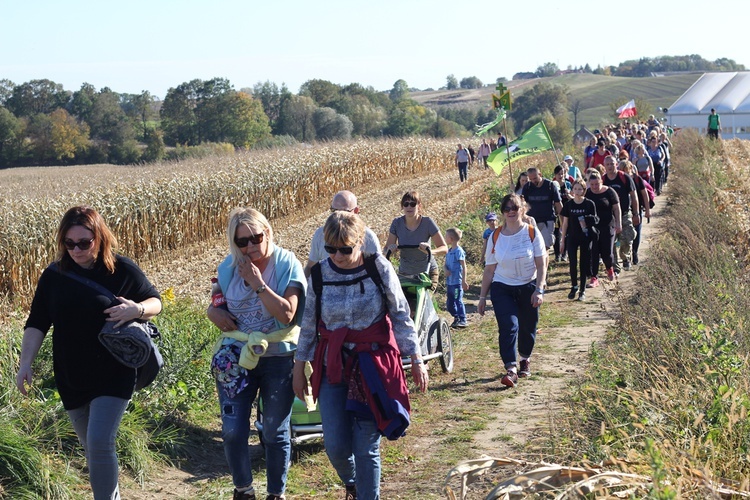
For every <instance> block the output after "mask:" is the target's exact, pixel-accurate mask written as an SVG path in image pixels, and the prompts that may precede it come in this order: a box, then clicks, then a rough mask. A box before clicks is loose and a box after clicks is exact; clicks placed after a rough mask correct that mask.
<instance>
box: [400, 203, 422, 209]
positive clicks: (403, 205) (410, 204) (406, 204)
mask: <svg viewBox="0 0 750 500" xmlns="http://www.w3.org/2000/svg"><path fill="white" fill-rule="evenodd" d="M417 205H418V203H417V202H416V201H405V202H403V203H402V204H401V206H402V207H404V208H406V207H412V208H414V207H416V206H417Z"/></svg>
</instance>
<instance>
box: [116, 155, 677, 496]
mask: <svg viewBox="0 0 750 500" xmlns="http://www.w3.org/2000/svg"><path fill="white" fill-rule="evenodd" d="M503 180H504V179H503ZM493 182H494V183H497V182H498V180H497V177H496V176H495V175H494V174H492V173H491V172H485V171H477V170H476V169H473V170H471V171H470V180H469V182H467V183H465V184H460V183H459V182H458V180H457V175H456V172H454V171H453V169H451V170H450V171H447V172H444V173H439V174H430V175H428V176H423V177H421V178H415V179H408V180H399V179H395V180H394V181H393V182H392V183H382V184H377V185H370V186H367V187H365V188H363V189H360V190H359V191H358V192H357V193H356V194H357V195H358V197H359V205H360V207H361V209H362V216H363V218H364V220H365V222H366V223H367V224H368V225H369V226H370V227H371V228H372V229H373V230H375V231H376V233H377V234H378V236H379V237H381V239H382V240H384V238H385V235H386V234H387V230H388V227H389V225H390V222H391V220H392V219H393V218H394V217H396V216H398V215H399V213H400V211H399V207H398V201H399V200H400V197H401V195H402V194H403V193H404V192H405V191H407V190H410V189H418V190H419V191H420V193H422V195H423V198H424V202H425V205H426V207H427V209H426V212H427V214H428V215H430V216H432V217H434V218H435V219H437V220H438V221H439V222H440V221H451V222H452V221H456V220H458V219H459V218H460V217H461V216H462V215H463V214H466V213H468V212H470V211H473V210H475V209H476V208H477V207H479V206H486V204H487V199H486V188H487V186H489V185H490V184H492V183H493ZM665 203H666V199H665V196H662V197H660V198H659V200H658V204H657V208H658V209H660V208H662V207H663V205H664V204H665ZM658 212H659V210H655V211H654V213H655V214H658ZM328 213H329V212H328V201H327V200H324V201H323V202H321V204H320V205H319V206H317V207H308V208H307V209H305V210H302V211H301V213H300V214H298V215H296V216H295V217H287V218H285V219H281V220H275V221H272V225H273V227H274V231H275V234H276V237H277V240H278V242H279V244H280V245H281V246H283V247H285V248H289V249H292V250H293V251H295V253H296V254H297V256H298V257H299V258H300V260H301V261H302V262H303V263H304V262H306V256H307V251H308V247H307V245H308V241H309V237H310V235H312V233H313V231H314V230H315V228H317V227H318V226H319V225H320V224H322V223H323V221H324V220H325V217H326V216H327V214H328ZM445 223H446V222H442V223H440V225H441V226H443V225H444V224H445ZM659 227H660V219H659V218H658V215H657V216H656V217H655V218H653V219H652V222H651V224H644V234H645V235H644V242H643V243H642V244H641V251H640V257H641V264H640V265H641V266H644V265H648V260H649V259H648V250H649V240H650V238H651V237H652V235H654V234H656V232H657V231H658V229H659ZM443 229H445V227H443ZM224 252H225V244H224V243H223V242H221V241H216V242H214V244H213V245H209V246H208V247H206V246H205V245H203V246H194V247H191V248H187V249H185V250H184V251H181V252H177V253H175V254H174V255H173V256H170V258H169V259H162V260H160V261H156V262H151V263H144V267H145V268H146V272H147V274H148V275H149V277H150V278H151V279H152V280H153V281H154V283H155V284H156V286H157V287H158V288H159V289H161V290H164V289H166V288H169V287H172V288H173V289H174V291H175V293H176V294H177V295H178V296H188V297H192V298H195V299H196V300H201V301H205V300H206V297H207V295H208V289H209V280H210V277H211V276H212V275H213V273H214V272H215V269H216V265H217V264H218V263H219V261H220V260H221V259H222V258H223V256H224ZM637 268H638V266H634V269H635V270H634V271H627V272H623V275H622V276H621V277H620V279H619V282H618V284H617V285H615V284H610V283H604V284H603V285H602V286H601V287H599V288H597V289H593V290H589V291H587V298H588V300H587V301H586V302H584V303H579V302H577V301H568V300H567V298H566V296H567V292H568V290H569V278H568V272H567V264H562V263H560V264H553V265H552V267H551V275H550V279H549V284H550V292H549V293H548V294H547V295H546V303H545V305H544V308H545V309H544V313H543V315H549V316H550V317H548V318H547V319H546V320H543V321H544V325H547V326H543V328H542V330H541V331H540V334H539V335H538V338H537V347H536V348H535V353H534V356H533V358H532V361H533V364H532V371H533V376H532V377H531V378H530V379H526V380H522V381H521V383H520V384H519V385H518V387H517V388H515V389H513V390H504V388H503V386H502V385H501V384H500V374H501V370H500V368H501V365H502V363H501V362H500V359H499V355H498V354H497V349H496V348H495V350H494V352H490V353H489V354H488V355H486V356H484V355H483V354H482V355H477V354H476V353H474V354H473V356H474V358H482V356H484V359H472V353H471V349H472V345H473V344H475V343H477V342H478V340H477V339H478V337H479V336H482V335H487V333H486V332H488V331H490V332H491V331H494V329H495V328H496V326H495V321H494V317H493V316H492V313H491V312H490V313H489V314H487V315H486V316H485V317H484V318H481V317H479V315H478V314H477V313H476V295H477V294H476V293H475V292H476V291H478V289H475V288H472V291H470V292H469V294H468V295H467V301H466V302H467V310H468V312H469V321H470V323H471V326H470V328H468V329H466V330H462V331H461V333H454V338H456V351H455V352H456V354H457V358H456V364H457V369H456V371H454V373H452V374H447V375H442V374H436V376H435V381H436V383H438V384H440V386H441V387H443V391H441V394H443V395H442V396H441V397H445V398H447V400H446V401H442V402H441V405H442V406H441V407H444V408H446V411H449V410H450V409H453V408H460V407H462V406H465V405H473V404H476V401H477V397H478V394H489V395H491V396H492V397H490V398H488V401H487V402H486V403H484V404H483V407H482V408H483V409H482V411H483V412H489V413H488V414H490V415H492V417H491V418H489V419H488V421H487V422H486V425H484V426H483V428H481V429H479V430H478V431H476V432H475V433H474V435H473V438H472V439H473V440H472V443H471V450H472V453H473V455H471V456H465V457H460V458H461V459H470V458H478V457H480V456H481V455H489V456H495V457H505V456H514V457H516V458H528V459H533V458H532V457H524V456H523V454H522V452H521V450H522V448H523V446H524V445H525V444H526V443H528V442H530V441H531V440H533V439H535V438H536V437H538V436H539V435H540V434H541V433H542V429H544V428H548V426H549V425H550V423H554V415H555V410H557V409H559V408H560V407H561V400H560V398H561V395H563V394H564V390H565V388H566V386H567V384H568V383H569V381H570V379H571V377H574V376H579V375H582V374H583V373H584V372H585V370H586V364H587V353H588V352H589V349H590V347H591V345H592V343H597V342H600V341H601V340H602V339H603V337H604V335H605V332H606V329H607V327H608V326H609V324H610V321H611V317H612V315H613V314H614V313H615V309H616V307H617V301H616V298H617V297H618V296H619V295H620V294H621V293H624V292H625V293H627V292H628V291H630V290H632V289H633V286H634V281H635V277H636V276H637V274H638V272H637ZM474 279H476V276H475V277H474ZM555 314H560V315H562V316H565V317H567V318H569V321H567V322H566V325H565V326H564V327H554V326H551V325H553V324H554V315H555ZM571 318H572V319H571ZM462 355H463V356H465V358H466V359H465V360H464V363H465V366H464V367H461V364H462V358H461V356H462ZM470 360H471V365H470V367H469V361H470ZM446 393H447V395H445V394H446ZM419 397H427V398H428V397H429V394H428V395H427V396H419ZM445 428H446V429H448V432H449V431H450V424H446V426H445ZM444 430H445V429H443V431H444ZM438 431H441V430H439V429H438V430H437V431H435V432H433V434H429V431H427V430H424V429H422V430H420V429H417V431H416V435H422V436H423V437H424V439H425V440H426V441H425V442H422V443H421V444H420V443H416V444H414V446H415V447H416V449H417V450H418V451H415V454H419V453H428V452H429V447H431V446H442V447H443V448H445V447H446V446H449V445H446V444H442V445H441V444H440V443H441V442H442V443H445V442H449V441H445V440H443V441H441V440H440V439H439V438H438V437H436V436H438V435H439V432H438ZM441 432H442V431H441ZM420 439H421V438H420ZM443 452H445V450H443ZM206 455H207V456H206V460H205V461H203V463H202V464H201V466H200V467H197V466H196V467H194V468H189V467H183V468H181V469H178V468H166V469H164V470H163V471H161V472H160V473H158V474H155V475H153V477H150V478H149V480H148V481H147V482H146V484H145V487H144V488H143V489H141V488H139V487H138V486H137V485H134V484H132V481H129V480H127V479H126V480H124V481H123V490H124V491H123V494H124V498H133V499H143V500H146V499H160V498H208V497H205V496H202V494H201V491H203V487H204V486H205V484H206V482H208V481H210V480H212V479H215V478H217V477H222V476H224V477H228V472H227V470H226V465H225V463H224V461H223V455H222V452H221V448H220V445H219V443H218V440H217V441H215V442H214V443H213V444H212V446H211V447H210V449H207V450H206ZM453 459H454V461H455V459H456V457H453ZM423 462H424V460H420V459H415V460H411V461H408V462H407V463H405V464H400V465H399V466H398V473H397V474H393V475H392V476H391V477H388V476H387V474H384V478H385V479H386V480H384V481H383V491H382V495H383V498H386V499H387V498H415V496H419V497H423V498H439V497H441V485H442V480H443V478H444V477H445V474H446V473H447V472H448V469H449V468H450V467H448V466H444V467H441V468H439V470H431V471H420V470H419V469H420V468H424V463H423ZM415 475H417V476H419V479H415V478H414V476H415ZM396 476H397V477H396ZM405 478H408V479H405ZM414 481H418V483H417V484H414ZM489 489H490V488H489V483H486V482H485V483H482V482H480V483H479V484H477V485H476V487H475V488H473V491H472V494H471V495H470V498H484V496H483V495H480V493H481V492H484V493H485V494H486V492H487V491H488V490H489ZM416 492H419V494H418V495H417V493H416ZM339 496H340V495H338V494H337V493H333V494H323V495H322V496H318V497H324V498H338V497H339Z"/></svg>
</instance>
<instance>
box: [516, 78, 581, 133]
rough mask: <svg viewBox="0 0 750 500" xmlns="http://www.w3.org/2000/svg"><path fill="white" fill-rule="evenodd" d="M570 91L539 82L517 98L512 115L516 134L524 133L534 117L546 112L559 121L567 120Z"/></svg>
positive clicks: (563, 86)
mask: <svg viewBox="0 0 750 500" xmlns="http://www.w3.org/2000/svg"><path fill="white" fill-rule="evenodd" d="M569 96H570V90H569V89H568V87H567V86H565V85H557V84H553V83H550V82H548V81H543V82H539V83H537V84H536V85H534V86H533V87H532V88H531V89H529V90H527V91H526V92H524V93H523V94H521V95H520V96H518V97H517V98H516V101H515V103H514V105H513V111H511V113H510V115H511V117H512V118H513V120H514V122H515V124H516V133H521V132H523V131H524V130H525V129H526V128H528V126H530V125H533V123H531V121H532V120H530V118H532V117H533V116H534V115H542V114H544V112H545V111H547V112H549V113H550V115H552V116H554V117H555V118H556V119H557V120H567V114H568V98H569Z"/></svg>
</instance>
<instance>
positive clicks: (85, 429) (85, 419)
mask: <svg viewBox="0 0 750 500" xmlns="http://www.w3.org/2000/svg"><path fill="white" fill-rule="evenodd" d="M127 407H128V400H127V399H122V398H116V397H114V396H99V397H98V398H94V399H93V400H91V401H90V402H89V403H88V404H85V405H83V406H81V407H79V408H75V409H73V410H68V417H70V421H71V423H72V424H73V430H75V432H76V435H77V436H78V440H79V441H80V442H81V444H82V445H83V450H84V451H85V452H86V465H88V467H89V482H90V483H91V491H92V493H93V494H94V500H119V498H120V488H119V483H118V467H117V451H116V450H115V437H116V436H117V429H118V428H119V427H120V421H122V416H123V415H124V414H125V409H126V408H127Z"/></svg>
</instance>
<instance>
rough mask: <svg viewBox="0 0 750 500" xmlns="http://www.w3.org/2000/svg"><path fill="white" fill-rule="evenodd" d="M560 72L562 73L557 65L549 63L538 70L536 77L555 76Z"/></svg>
mask: <svg viewBox="0 0 750 500" xmlns="http://www.w3.org/2000/svg"><path fill="white" fill-rule="evenodd" d="M558 71H560V68H558V67H557V64H555V63H553V62H547V63H544V64H542V65H541V66H539V67H538V68H537V69H536V75H537V76H538V77H540V78H542V77H545V76H555V74H556V73H557V72H558Z"/></svg>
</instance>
